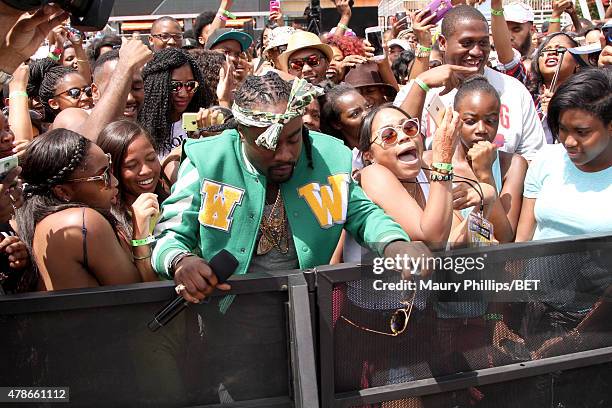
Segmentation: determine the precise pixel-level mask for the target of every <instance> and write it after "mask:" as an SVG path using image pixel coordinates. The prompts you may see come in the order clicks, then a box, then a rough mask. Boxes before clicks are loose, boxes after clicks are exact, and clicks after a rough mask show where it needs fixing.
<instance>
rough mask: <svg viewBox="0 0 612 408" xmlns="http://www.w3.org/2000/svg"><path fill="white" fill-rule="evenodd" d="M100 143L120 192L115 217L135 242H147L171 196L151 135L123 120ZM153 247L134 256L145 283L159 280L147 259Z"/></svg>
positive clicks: (130, 121) (114, 125)
mask: <svg viewBox="0 0 612 408" xmlns="http://www.w3.org/2000/svg"><path fill="white" fill-rule="evenodd" d="M98 144H99V146H100V148H102V150H103V151H104V152H105V153H107V154H110V156H111V159H112V163H113V173H114V174H116V175H117V180H118V186H117V187H118V193H117V196H116V197H115V202H114V203H113V208H112V210H113V214H114V215H115V217H116V218H117V220H118V221H119V222H120V224H121V226H122V228H123V230H124V231H125V232H126V236H127V237H130V238H131V239H132V240H133V241H132V242H137V241H143V240H146V239H147V238H148V237H150V236H152V234H153V228H154V227H155V224H156V223H157V218H158V215H159V203H161V202H162V201H163V200H165V199H166V198H167V197H168V192H167V190H166V189H165V187H164V185H163V183H162V181H161V177H162V172H161V164H160V162H159V159H158V157H157V154H156V152H155V149H154V148H153V144H152V142H151V136H149V134H148V133H147V131H146V130H145V129H144V128H143V127H142V126H141V125H139V124H138V123H137V122H134V121H132V120H127V119H123V120H119V121H116V122H113V123H111V124H109V125H108V126H106V128H104V130H103V131H102V133H100V136H99V138H98ZM150 245H151V242H149V243H148V244H144V245H142V246H140V245H139V246H138V247H135V248H134V250H135V251H136V250H138V251H141V252H143V254H136V253H135V254H134V261H135V264H136V266H137V267H138V270H139V271H140V273H141V275H142V278H143V281H154V280H157V275H156V274H155V272H154V271H153V269H152V268H151V263H150V262H149V258H148V257H147V256H150V251H151V248H150V247H149V246H150ZM140 247H146V249H143V248H140ZM147 251H148V252H147ZM141 258H144V259H142V260H141Z"/></svg>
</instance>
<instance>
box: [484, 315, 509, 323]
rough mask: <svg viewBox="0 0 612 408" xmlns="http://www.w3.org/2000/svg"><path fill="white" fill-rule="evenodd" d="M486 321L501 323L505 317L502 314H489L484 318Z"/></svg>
mask: <svg viewBox="0 0 612 408" xmlns="http://www.w3.org/2000/svg"><path fill="white" fill-rule="evenodd" d="M483 318H484V319H485V320H495V321H498V322H501V321H503V320H504V315H503V314H501V313H487V314H486V315H484V316H483Z"/></svg>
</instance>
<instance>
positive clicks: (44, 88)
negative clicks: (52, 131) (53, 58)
mask: <svg viewBox="0 0 612 408" xmlns="http://www.w3.org/2000/svg"><path fill="white" fill-rule="evenodd" d="M73 72H77V70H76V69H74V68H72V67H64V66H61V65H57V66H54V67H51V68H50V69H49V70H48V71H47V72H45V76H44V78H43V80H42V82H41V84H40V88H39V90H38V95H39V96H40V102H41V103H42V104H43V106H44V107H45V118H46V120H47V122H53V119H55V116H56V114H57V113H56V112H55V111H54V110H53V109H52V108H51V106H49V99H52V98H54V97H55V95H56V93H57V85H58V84H59V83H60V81H61V80H62V79H64V77H66V76H67V75H69V74H72V73H73Z"/></svg>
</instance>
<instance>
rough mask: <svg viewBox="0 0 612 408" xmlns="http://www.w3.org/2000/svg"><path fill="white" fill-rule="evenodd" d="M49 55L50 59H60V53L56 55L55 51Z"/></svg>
mask: <svg viewBox="0 0 612 408" xmlns="http://www.w3.org/2000/svg"><path fill="white" fill-rule="evenodd" d="M47 57H48V58H49V59H50V60H53V61H55V62H58V61H59V60H60V56H59V55H55V54H54V53H52V52H50V53H49V55H47Z"/></svg>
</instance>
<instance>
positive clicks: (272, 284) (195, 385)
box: [0, 271, 317, 407]
mask: <svg viewBox="0 0 612 408" xmlns="http://www.w3.org/2000/svg"><path fill="white" fill-rule="evenodd" d="M173 287H174V286H173V284H172V283H171V282H159V283H152V284H137V285H128V286H123V287H103V288H95V289H81V290H69V291H58V292H49V293H32V294H25V295H20V296H6V297H2V298H0V331H1V332H2V333H3V335H2V336H1V340H0V361H2V364H3V367H4V369H3V370H0V386H24V385H28V386H39V387H43V386H44V387H51V386H69V387H70V400H71V403H72V404H73V405H76V406H104V407H108V406H116V407H124V406H125V407H136V406H189V405H190V406H218V404H221V403H223V404H224V406H249V407H251V406H259V407H290V406H295V405H298V406H309V405H308V403H307V402H305V401H315V406H316V404H317V389H316V380H315V379H316V373H315V360H314V353H313V351H312V350H313V345H312V344H313V343H312V331H311V325H310V316H311V314H310V310H309V301H308V289H307V285H306V281H305V279H304V276H303V274H302V273H300V272H299V271H293V272H291V271H289V272H282V273H274V274H269V275H268V274H266V275H265V276H264V275H259V276H255V275H252V276H242V277H239V278H238V279H237V280H233V281H232V290H231V292H229V293H231V294H236V295H238V296H236V298H235V300H234V302H233V303H232V305H231V306H230V308H229V310H228V311H227V312H226V313H225V314H222V313H221V312H220V309H219V307H218V306H219V300H220V299H222V298H223V297H224V295H225V292H223V293H215V296H213V297H211V300H210V302H209V303H207V304H201V305H191V306H190V307H188V308H187V309H186V310H185V311H184V312H183V313H181V314H180V315H178V316H177V317H176V318H175V319H174V320H173V321H172V322H171V323H169V324H168V325H167V326H165V327H163V328H161V329H160V330H158V331H157V332H155V333H153V332H150V331H149V330H148V328H147V323H148V322H149V321H150V320H151V319H152V318H153V316H154V314H155V313H156V312H157V311H158V310H159V309H160V308H161V307H162V306H163V305H164V304H166V303H167V302H168V301H169V300H170V299H171V298H174V296H176V294H175V293H174V290H173ZM291 357H293V358H294V359H295V360H297V359H298V357H299V360H300V364H299V365H297V364H291V363H290V361H291ZM8 367H10V369H7V368H8Z"/></svg>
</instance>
